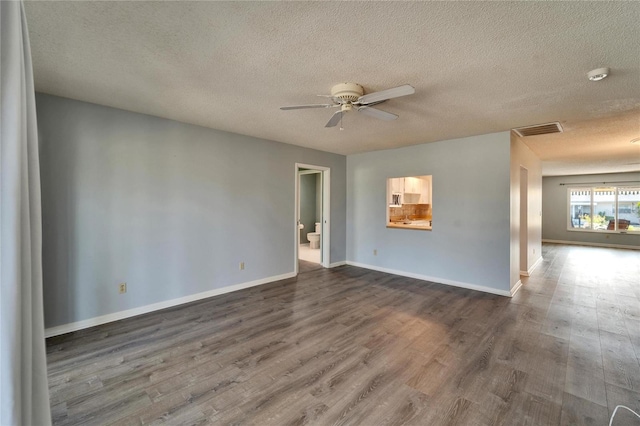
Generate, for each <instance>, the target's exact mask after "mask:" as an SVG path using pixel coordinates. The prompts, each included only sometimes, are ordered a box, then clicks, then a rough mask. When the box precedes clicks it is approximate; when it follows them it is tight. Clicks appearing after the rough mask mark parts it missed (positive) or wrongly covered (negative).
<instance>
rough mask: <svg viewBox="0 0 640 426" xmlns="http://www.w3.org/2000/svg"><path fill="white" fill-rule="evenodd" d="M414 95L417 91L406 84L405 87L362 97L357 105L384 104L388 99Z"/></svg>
mask: <svg viewBox="0 0 640 426" xmlns="http://www.w3.org/2000/svg"><path fill="white" fill-rule="evenodd" d="M414 93H416V89H414V88H413V86H411V85H410V84H405V85H404V86H398V87H393V88H391V89H386V90H381V91H379V92H373V93H369V94H368V95H363V96H360V97H359V98H358V100H357V101H356V103H359V104H361V105H366V104H370V103H373V102H382V101H386V100H387V99H392V98H398V97H400V96H407V95H413V94H414Z"/></svg>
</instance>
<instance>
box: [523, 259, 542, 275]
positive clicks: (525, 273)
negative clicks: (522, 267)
mask: <svg viewBox="0 0 640 426" xmlns="http://www.w3.org/2000/svg"><path fill="white" fill-rule="evenodd" d="M543 260H544V259H543V258H542V256H540V257H539V258H538V260H536V261H535V262H533V265H531V267H530V268H529V270H527V271H520V276H523V277H530V276H531V274H532V273H533V270H534V269H536V268H537V267H538V266H539V265H540V263H542V261H543Z"/></svg>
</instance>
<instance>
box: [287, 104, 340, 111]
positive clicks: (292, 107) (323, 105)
mask: <svg viewBox="0 0 640 426" xmlns="http://www.w3.org/2000/svg"><path fill="white" fill-rule="evenodd" d="M333 106H335V105H333V104H310V105H292V106H284V107H280V109H281V110H284V111H288V110H290V109H307V108H331V107H333Z"/></svg>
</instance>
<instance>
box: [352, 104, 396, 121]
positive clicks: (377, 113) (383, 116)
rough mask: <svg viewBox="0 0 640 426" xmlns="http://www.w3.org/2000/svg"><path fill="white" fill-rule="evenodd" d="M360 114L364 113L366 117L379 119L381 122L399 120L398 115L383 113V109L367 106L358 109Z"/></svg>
mask: <svg viewBox="0 0 640 426" xmlns="http://www.w3.org/2000/svg"><path fill="white" fill-rule="evenodd" d="M358 112H361V113H363V114H364V115H368V116H371V117H374V118H379V119H380V120H385V121H391V120H395V119H396V118H398V116H397V115H395V114H391V113H390V112H387V111H382V110H381V109H376V108H371V107H367V106H361V107H360V108H358Z"/></svg>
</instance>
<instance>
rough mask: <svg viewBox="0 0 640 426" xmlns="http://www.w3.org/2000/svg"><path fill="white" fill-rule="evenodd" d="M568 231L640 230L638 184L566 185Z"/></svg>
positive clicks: (639, 189) (639, 190) (639, 188)
mask: <svg viewBox="0 0 640 426" xmlns="http://www.w3.org/2000/svg"><path fill="white" fill-rule="evenodd" d="M568 200H569V212H568V216H569V218H568V219H569V220H568V229H569V230H571V231H598V232H640V186H638V187H615V186H603V187H574V188H569V189H568Z"/></svg>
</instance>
